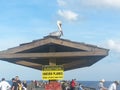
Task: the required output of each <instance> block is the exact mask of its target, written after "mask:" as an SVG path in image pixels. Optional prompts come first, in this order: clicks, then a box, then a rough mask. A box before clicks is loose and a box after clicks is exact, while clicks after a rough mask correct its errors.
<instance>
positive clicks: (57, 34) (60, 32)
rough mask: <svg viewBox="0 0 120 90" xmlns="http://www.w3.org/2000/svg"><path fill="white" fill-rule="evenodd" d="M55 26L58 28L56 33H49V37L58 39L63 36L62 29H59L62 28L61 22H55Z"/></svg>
mask: <svg viewBox="0 0 120 90" xmlns="http://www.w3.org/2000/svg"><path fill="white" fill-rule="evenodd" d="M57 26H58V31H55V32H52V33H50V34H49V36H53V37H57V38H60V37H61V36H62V35H63V32H62V27H61V26H62V22H61V21H57Z"/></svg>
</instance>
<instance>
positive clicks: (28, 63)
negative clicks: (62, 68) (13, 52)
mask: <svg viewBox="0 0 120 90" xmlns="http://www.w3.org/2000/svg"><path fill="white" fill-rule="evenodd" d="M15 64H19V65H22V66H26V67H31V68H36V69H39V70H40V69H41V68H42V64H38V63H33V62H28V61H23V60H21V61H16V62H15Z"/></svg>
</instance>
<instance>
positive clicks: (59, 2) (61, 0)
mask: <svg viewBox="0 0 120 90" xmlns="http://www.w3.org/2000/svg"><path fill="white" fill-rule="evenodd" d="M57 3H58V5H59V6H65V5H66V2H65V1H64V0H57Z"/></svg>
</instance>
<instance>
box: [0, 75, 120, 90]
mask: <svg viewBox="0 0 120 90" xmlns="http://www.w3.org/2000/svg"><path fill="white" fill-rule="evenodd" d="M11 81H12V83H11V84H10V83H9V82H7V81H6V80H5V78H2V79H1V81H0V90H34V88H40V87H43V88H44V87H45V85H47V84H49V82H42V81H41V82H40V81H37V80H35V81H33V80H32V81H31V83H30V84H31V85H30V84H29V86H30V87H28V85H27V83H26V81H21V80H20V79H19V77H18V76H15V77H14V78H12V80H11ZM104 83H105V80H104V79H102V80H100V81H99V83H98V88H97V89H95V88H91V89H90V87H89V89H86V87H85V86H83V85H82V84H81V83H80V82H77V81H76V79H72V80H71V81H66V80H62V81H60V84H61V88H62V90H117V86H118V85H119V84H120V82H119V81H114V82H113V83H111V84H110V85H109V87H105V86H104Z"/></svg>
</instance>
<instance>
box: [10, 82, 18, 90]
mask: <svg viewBox="0 0 120 90" xmlns="http://www.w3.org/2000/svg"><path fill="white" fill-rule="evenodd" d="M12 88H14V89H12ZM17 88H18V84H17V82H13V84H12V87H11V89H12V90H17Z"/></svg>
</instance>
